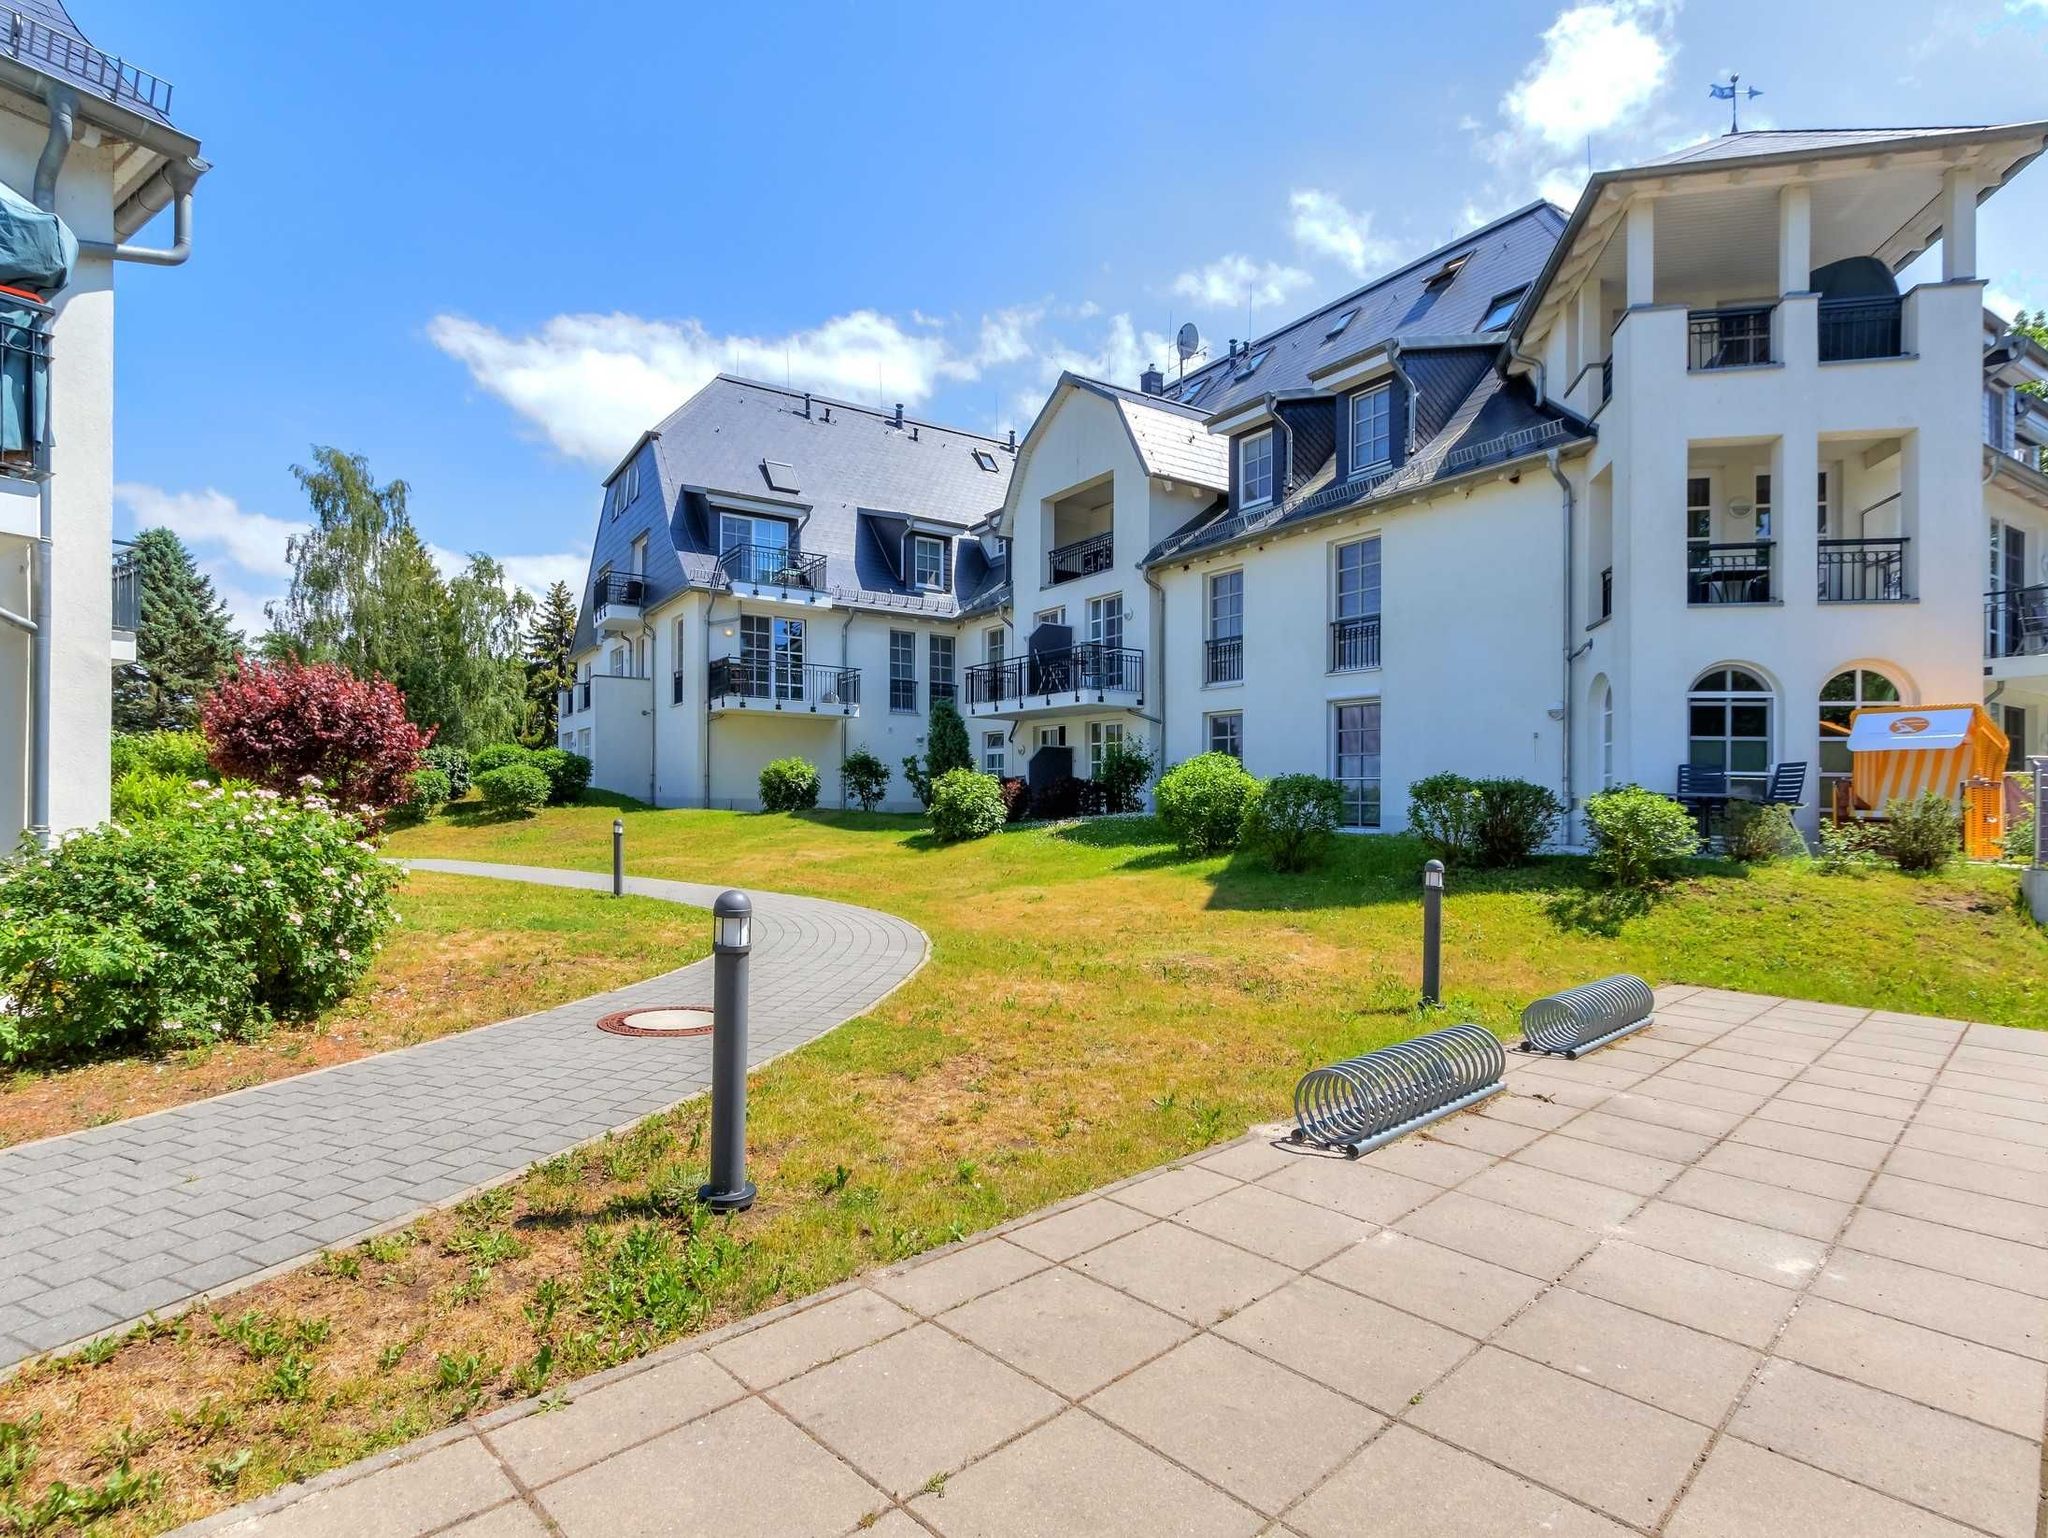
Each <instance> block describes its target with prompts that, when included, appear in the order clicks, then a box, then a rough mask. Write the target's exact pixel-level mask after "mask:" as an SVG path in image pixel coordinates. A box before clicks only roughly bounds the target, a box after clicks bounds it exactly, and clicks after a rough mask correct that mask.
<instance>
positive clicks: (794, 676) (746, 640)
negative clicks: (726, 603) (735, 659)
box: [740, 614, 804, 700]
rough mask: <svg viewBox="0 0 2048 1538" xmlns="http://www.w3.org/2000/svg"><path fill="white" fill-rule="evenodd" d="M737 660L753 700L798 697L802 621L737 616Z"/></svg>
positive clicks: (801, 690) (801, 678)
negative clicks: (738, 626) (740, 664)
mask: <svg viewBox="0 0 2048 1538" xmlns="http://www.w3.org/2000/svg"><path fill="white" fill-rule="evenodd" d="M740 660H741V662H742V663H743V664H744V667H743V669H742V671H744V672H745V674H746V690H747V693H748V695H749V696H751V697H752V698H755V699H772V700H800V699H802V698H803V697H804V622H803V621H802V620H800V619H770V618H769V617H768V616H767V615H765V614H743V615H741V616H740Z"/></svg>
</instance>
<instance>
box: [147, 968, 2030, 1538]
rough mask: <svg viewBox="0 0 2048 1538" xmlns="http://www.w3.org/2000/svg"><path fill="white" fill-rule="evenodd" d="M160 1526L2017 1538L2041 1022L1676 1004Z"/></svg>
mask: <svg viewBox="0 0 2048 1538" xmlns="http://www.w3.org/2000/svg"><path fill="white" fill-rule="evenodd" d="M1659 1005H1660V1014H1659V1022H1658V1024H1657V1025H1656V1026H1655V1027H1654V1028H1652V1029H1651V1030H1648V1031H1645V1032H1643V1033H1640V1034H1639V1035H1637V1036H1635V1037H1632V1038H1629V1039H1628V1040H1627V1041H1625V1042H1623V1043H1621V1044H1618V1045H1616V1046H1614V1047H1611V1048H1609V1049H1606V1050H1604V1051H1602V1052H1599V1053H1597V1054H1595V1055H1594V1056H1592V1057H1590V1058H1588V1059H1585V1060H1582V1061H1579V1062H1563V1061H1555V1060H1548V1059H1521V1058H1511V1059H1510V1062H1511V1069H1510V1075H1509V1093H1508V1094H1506V1095H1503V1096H1499V1097H1497V1098H1496V1099H1494V1100H1493V1101H1491V1102H1489V1103H1488V1104H1487V1105H1486V1106H1485V1107H1484V1108H1483V1109H1481V1110H1480V1111H1478V1112H1474V1113H1468V1114H1466V1115H1464V1116H1461V1117H1459V1118H1457V1119H1455V1120H1453V1121H1449V1122H1446V1123H1442V1124H1439V1126H1438V1127H1436V1128H1434V1129H1431V1130H1430V1131H1429V1132H1427V1133H1424V1134H1418V1135H1415V1136H1411V1137H1409V1138H1406V1139H1404V1140H1403V1141H1401V1142H1399V1143H1397V1144H1394V1145H1392V1146H1390V1147H1388V1148H1385V1149H1382V1150H1380V1151H1377V1152H1375V1153H1373V1154H1370V1155H1368V1156H1367V1157H1366V1158H1365V1159H1363V1160H1361V1161H1359V1162H1357V1163H1347V1162H1345V1161H1344V1160H1342V1159H1340V1158H1333V1157H1326V1156H1321V1155H1317V1154H1314V1153H1308V1152H1302V1151H1294V1150H1288V1149H1285V1148H1281V1147H1276V1146H1275V1145H1274V1143H1273V1142H1272V1141H1271V1140H1270V1137H1268V1136H1265V1135H1259V1136H1254V1137H1251V1138H1248V1139H1245V1140H1243V1141H1240V1142H1238V1143H1235V1144H1232V1145H1230V1146H1228V1147H1226V1148H1223V1149H1220V1150H1217V1151H1215V1152H1212V1153H1209V1154H1206V1155H1204V1156H1201V1157H1199V1158H1195V1159H1192V1160H1189V1161H1187V1162H1185V1163H1182V1164H1179V1165H1176V1166H1173V1167H1170V1168H1167V1169H1163V1170H1159V1171H1155V1172H1153V1173H1150V1174H1148V1175H1145V1176H1142V1177H1140V1178H1138V1179H1135V1180H1132V1181H1127V1182H1124V1183H1122V1184H1120V1185H1116V1186H1113V1187H1110V1188H1108V1189H1107V1190H1104V1191H1101V1192H1098V1193H1094V1194H1092V1195H1090V1196H1088V1197H1084V1198H1082V1199H1080V1200H1077V1201H1074V1202H1071V1203H1068V1204H1066V1205H1064V1206H1062V1207H1059V1208H1056V1209H1053V1210H1052V1211H1050V1212H1049V1213H1041V1214H1036V1215H1034V1216H1032V1217H1030V1218H1027V1219H1024V1220H1021V1221H1019V1222H1017V1223H1014V1224H1011V1225H1009V1226H1008V1227H1006V1228H1004V1229H1001V1230H999V1231H997V1232H995V1233H992V1234H989V1235H986V1236H983V1237H981V1238H978V1239H975V1240H971V1241H968V1242H966V1243H963V1244H961V1245H957V1246H954V1247H951V1248H949V1249H947V1250H943V1251H940V1252H937V1253H935V1254H934V1255H931V1256H928V1257H925V1258H923V1259H921V1260H919V1261H917V1262H913V1263H911V1264H908V1265H905V1266H902V1267H898V1268H895V1269H892V1270H889V1271H885V1272H880V1273H877V1274H874V1275H871V1276H868V1277H866V1278H863V1279H861V1280H859V1281H857V1282H854V1283H850V1284H848V1285H845V1286H843V1287H840V1288H836V1289H833V1290H832V1291H829V1292H826V1293H822V1294H820V1295H818V1296H816V1297H814V1298H810V1299H806V1300H804V1301H803V1302H801V1303H799V1304H795V1305H792V1306H790V1307H788V1308H785V1309H781V1310H778V1311H776V1312H775V1313H772V1314H769V1315H766V1316H763V1317H761V1318H759V1319H756V1320H751V1321H747V1322H745V1323H743V1324H741V1325H739V1326H736V1327H733V1328H731V1329H728V1330H725V1331H721V1332H719V1333H718V1334H716V1335H713V1336H709V1337H706V1338H704V1339H702V1340H697V1341H692V1342H687V1343H684V1344H681V1345H679V1346H676V1347H674V1348H671V1349H669V1350H666V1351H664V1352H661V1353H658V1354H656V1355H654V1356H652V1357H650V1358H648V1359H647V1360H645V1361H643V1362H639V1363H635V1364H632V1365H630V1366H628V1367H625V1368H621V1369H618V1370H616V1371H614V1372H611V1373H608V1374H605V1375H603V1376H601V1377H598V1378H593V1379H591V1380H588V1381H586V1382H584V1383H582V1384H579V1385H576V1386H575V1387H573V1388H572V1389H571V1390H570V1391H569V1392H570V1399H571V1402H570V1403H569V1404H568V1405H567V1406H566V1407H563V1408H555V1409H551V1410H549V1411H548V1413H537V1407H536V1406H533V1405H527V1406H520V1407H514V1408H512V1409H509V1410H506V1411H504V1412H501V1413H499V1414H497V1415H494V1416H491V1417H489V1418H488V1419H485V1420H483V1421H481V1422H479V1423H476V1424H471V1425H464V1426H460V1427H456V1428H453V1429H451V1430H449V1431H447V1432H444V1433H442V1434H440V1435H438V1436H435V1437H432V1438H429V1439H427V1440H425V1441H423V1442H420V1443H416V1444H414V1445H412V1446H410V1447H408V1448H404V1449H400V1450H398V1451H397V1452H395V1453H392V1454H389V1455H386V1456H384V1457H381V1458H378V1459H375V1460H372V1461H370V1462H368V1463H366V1464H363V1465H359V1466H357V1467H356V1468H353V1469H346V1470H341V1471H337V1472H336V1473H335V1474H332V1475H329V1476H326V1477H324V1478H322V1479H320V1480H318V1481H315V1482H314V1483H313V1484H311V1485H310V1486H306V1487H299V1488H293V1489H287V1490H283V1491H280V1492H277V1493H276V1494H275V1495H273V1496H271V1497H268V1498H266V1499H265V1500H263V1501H260V1502H257V1503H254V1504H253V1505H251V1506H249V1507H245V1508H242V1509H239V1510H236V1511H231V1512H227V1513H224V1514H222V1515H221V1516H218V1517H215V1518H212V1519H209V1520H208V1521H206V1522H204V1523H201V1524H198V1525H197V1526H196V1527H194V1528H191V1529H187V1533H188V1534H193V1535H196V1534H198V1533H202V1532H203V1533H207V1534H214V1535H218V1534H233V1535H235V1538H312V1535H325V1534H336V1535H339V1534H356V1533H362V1532H368V1531H372V1530H374V1531H375V1532H376V1533H377V1534H379V1535H382V1538H417V1535H426V1534H447V1535H450V1538H454V1535H461V1538H542V1535H545V1534H554V1535H558V1538H635V1535H652V1534H695V1533H707V1532H717V1533H720V1534H728V1535H733V1538H746V1535H760V1538H770V1535H772V1538H832V1535H842V1534H857V1533H862V1532H866V1533H872V1534H879V1535H882V1538H911V1535H915V1534H920V1533H937V1534H942V1535H945V1538H1040V1535H1042V1538H1081V1535H1088V1534H1102V1535H1117V1538H1131V1535H1140V1534H1174V1535H1185V1538H1211V1535H1213V1538H1234V1535H1245V1538H1250V1535H1254V1534H1270V1535H1275V1538H1284V1535H1296V1538H1355V1535H1357V1534H1360V1533H1363V1532H1370V1533H1372V1534H1373V1535H1374V1538H1462V1535H1486V1538H1506V1535H1520V1534H1529V1535H1535V1534H1543V1535H1548V1538H1620V1535H1624V1534H1630V1533H1634V1534H1655V1535H1660V1538H1737V1535H1739V1538H1774V1535H1780V1534H1782V1535H1788V1538H1789V1535H1794V1534H1797V1535H1801V1538H1804V1535H1807V1534H1810V1533H1815V1532H1825V1533H1841V1534H1853V1535H1858V1538H1866V1535H1885V1538H1970V1535H1979V1538H1983V1535H1989V1538H2035V1535H2036V1532H2037V1524H2038V1523H2039V1521H2040V1520H2041V1505H2040V1501H2041V1442H2042V1433H2043V1417H2044V1410H2048V1399H2044V1395H2048V1034H2044V1033H2033V1032H2026V1031H2019V1030H2011V1029H2006V1028H2000V1027H1989V1026H1982V1025H1969V1024H1965V1023H1963V1022H1959V1021H1948V1020H1934V1019H1925V1018H1916V1017H1912V1016H1906V1015H1898V1014H1890V1013H1886V1012H1883V1011H1876V1012H1872V1011H1865V1010H1859V1009H1847V1008H1841V1007H1837V1006H1831V1005H1819V1004H1805V1003H1798V1002H1793V1001H1782V1000H1775V999H1768V998H1757V997H1750V996H1745V995H1739V994H1729V993H1720V992H1713V991H1707V990H1692V989H1673V990H1666V991H1665V992H1664V993H1663V994H1662V995H1661V996H1660V998H1659Z"/></svg>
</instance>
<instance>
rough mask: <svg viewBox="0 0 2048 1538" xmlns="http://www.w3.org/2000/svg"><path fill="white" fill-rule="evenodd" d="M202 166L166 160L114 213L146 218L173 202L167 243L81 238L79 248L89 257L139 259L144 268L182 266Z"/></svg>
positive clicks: (188, 245) (187, 253)
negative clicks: (131, 214) (193, 192)
mask: <svg viewBox="0 0 2048 1538" xmlns="http://www.w3.org/2000/svg"><path fill="white" fill-rule="evenodd" d="M205 169H206V166H205V162H203V161H196V160H191V159H185V160H170V161H166V162H165V163H164V165H163V167H162V168H161V169H160V170H159V171H158V172H157V173H156V175H154V176H152V177H151V178H150V179H149V180H148V181H146V182H144V183H143V184H142V185H141V186H140V187H138V188H137V189H136V190H135V192H134V193H133V194H132V195H131V196H130V197H129V198H128V200H127V201H126V202H125V203H123V204H122V205H121V208H120V212H119V213H118V214H117V215H116V218H117V219H121V218H125V217H126V216H128V214H129V212H130V210H133V211H134V212H135V214H137V215H139V216H140V220H142V221H146V220H148V219H151V218H153V217H155V216H156V215H157V214H159V213H161V212H162V211H163V209H164V206H165V205H166V204H175V205H176V206H175V208H174V210H173V212H172V214H171V244H170V245H168V246H163V247H158V246H137V245H131V244H130V243H129V242H127V241H125V240H124V241H118V242H116V241H110V240H81V241H80V242H79V243H78V249H79V250H80V251H82V252H84V253H85V254H86V255H88V256H104V257H106V258H107V259H108V260H110V261H116V262H138V263H140V264H141V265H143V266H145V267H179V266H182V265H184V262H185V259H186V258H187V257H189V256H191V254H192V189H193V187H195V186H196V185H197V184H198V181H199V173H200V172H201V171H203V170H205Z"/></svg>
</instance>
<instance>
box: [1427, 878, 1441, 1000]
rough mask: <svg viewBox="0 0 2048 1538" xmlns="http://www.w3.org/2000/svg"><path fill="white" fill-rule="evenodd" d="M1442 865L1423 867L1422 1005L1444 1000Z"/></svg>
mask: <svg viewBox="0 0 2048 1538" xmlns="http://www.w3.org/2000/svg"><path fill="white" fill-rule="evenodd" d="M1443 949H1444V862H1443V861H1442V860H1431V861H1430V862H1429V863H1428V864H1427V865H1425V866H1423V867H1422V1002H1423V1003H1425V1004H1428V1005H1432V1006H1434V1005H1436V1004H1439V1003H1441V1002H1442V1001H1443Z"/></svg>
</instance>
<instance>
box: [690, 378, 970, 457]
mask: <svg viewBox="0 0 2048 1538" xmlns="http://www.w3.org/2000/svg"><path fill="white" fill-rule="evenodd" d="M710 383H711V384H720V383H723V384H733V385H743V386H745V387H746V388H747V389H749V390H762V391H765V392H767V393H768V394H770V395H780V396H782V397H783V398H784V399H786V400H802V399H803V398H804V397H806V396H809V397H810V399H811V400H813V401H815V402H817V403H818V404H819V405H821V406H833V407H836V408H837V409H839V410H841V411H857V412H859V413H860V414H861V415H862V416H868V417H873V418H874V419H875V420H876V421H878V422H886V423H888V424H889V425H890V426H892V427H893V426H895V424H896V413H895V412H894V411H890V410H886V409H884V408H882V407H880V406H866V405H862V404H861V403H860V402H859V401H849V400H841V399H840V398H839V397H838V396H836V395H824V394H821V393H819V392H818V391H816V390H800V389H798V388H796V386H794V385H779V384H770V383H769V382H768V381H767V380H765V379H750V378H749V377H747V376H746V375H745V374H732V373H728V372H726V371H725V370H724V369H720V370H719V371H718V372H717V373H716V374H714V375H712V377H711V381H710ZM706 388H708V386H707V387H706ZM697 393H698V394H701V393H703V392H702V391H701V390H700V391H699V392H697ZM696 398H697V397H696V395H692V396H691V397H690V400H695V399H696ZM688 404H689V401H685V402H683V406H687V405H688ZM683 406H678V407H677V408H676V411H681V410H682V409H683ZM674 414H675V413H674V412H671V413H669V415H670V416H673V415H674ZM664 420H666V418H664ZM903 422H904V425H905V426H916V427H928V428H930V429H931V430H932V431H933V432H938V433H951V434H952V435H953V436H954V437H956V438H974V439H977V440H979V441H980V442H983V443H993V444H995V445H996V446H997V447H998V448H1003V447H1007V446H1008V440H1007V439H1004V438H999V437H997V436H996V435H995V434H993V433H978V432H976V431H974V429H973V428H971V427H954V426H951V425H950V424H948V423H945V422H934V421H932V420H931V419H930V418H928V417H916V416H912V415H911V414H910V413H909V412H907V411H906V412H905V413H904V414H903Z"/></svg>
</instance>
